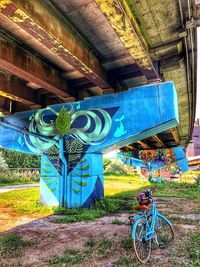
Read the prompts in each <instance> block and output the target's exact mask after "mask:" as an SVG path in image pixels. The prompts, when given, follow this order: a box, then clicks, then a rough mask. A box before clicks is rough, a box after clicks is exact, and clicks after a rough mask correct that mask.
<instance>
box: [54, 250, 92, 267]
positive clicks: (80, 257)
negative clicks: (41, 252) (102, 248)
mask: <svg viewBox="0 0 200 267" xmlns="http://www.w3.org/2000/svg"><path fill="white" fill-rule="evenodd" d="M89 253H90V251H89V250H80V249H75V248H70V249H66V250H65V252H64V255H63V256H54V257H53V258H52V259H50V260H49V263H50V264H52V265H60V264H62V266H66V265H64V264H65V263H66V264H72V265H74V264H80V263H82V262H84V261H85V259H86V257H87V256H88V254H89Z"/></svg>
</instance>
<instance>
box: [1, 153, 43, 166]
mask: <svg viewBox="0 0 200 267" xmlns="http://www.w3.org/2000/svg"><path fill="white" fill-rule="evenodd" d="M0 153H1V154H2V156H3V158H4V160H5V162H6V164H7V166H8V167H9V168H39V167H40V156H36V155H29V154H26V153H22V152H18V151H12V150H6V149H0Z"/></svg>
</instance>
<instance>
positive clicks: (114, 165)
mask: <svg viewBox="0 0 200 267" xmlns="http://www.w3.org/2000/svg"><path fill="white" fill-rule="evenodd" d="M128 171H129V169H128V166H127V165H125V164H124V163H123V162H122V161H121V160H119V159H114V160H112V161H111V162H110V164H109V165H108V166H107V167H106V168H105V174H115V175H122V174H124V175H127V174H128Z"/></svg>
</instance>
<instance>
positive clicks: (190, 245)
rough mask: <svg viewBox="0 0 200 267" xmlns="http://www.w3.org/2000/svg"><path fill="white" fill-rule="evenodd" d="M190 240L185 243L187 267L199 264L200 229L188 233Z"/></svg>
mask: <svg viewBox="0 0 200 267" xmlns="http://www.w3.org/2000/svg"><path fill="white" fill-rule="evenodd" d="M189 236H190V240H189V241H188V242H187V243H186V244H185V252H186V255H187V258H188V259H189V260H190V263H189V265H188V266H189V267H199V266H200V231H199V232H197V233H193V234H190V235H189Z"/></svg>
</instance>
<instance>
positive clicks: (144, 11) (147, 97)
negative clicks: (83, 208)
mask: <svg viewBox="0 0 200 267" xmlns="http://www.w3.org/2000/svg"><path fill="white" fill-rule="evenodd" d="M199 18H200V8H199V5H198V1H193V0H192V1H187V0H182V1H179V0H177V1H174V0H169V1H155V0H148V1H147V0H142V1H129V0H116V1H104V0H84V1H83V0H76V1H66V0H44V1H35V0H29V1H24V0H2V1H0V112H1V113H2V115H4V116H5V117H3V120H2V121H1V127H4V128H2V132H1V135H3V134H5V135H6V138H8V137H9V138H10V140H13V141H12V142H10V143H9V142H7V143H5V142H4V143H3V144H2V145H3V146H4V147H6V148H10V149H18V150H23V151H25V152H28V153H34V154H37V153H41V151H40V152H38V149H39V148H38V147H37V146H39V147H40V144H43V145H45V146H44V148H45V149H44V148H43V149H42V169H41V170H42V177H43V178H42V183H41V184H42V185H43V186H42V187H41V188H46V187H49V189H48V190H49V191H48V192H46V191H45V192H46V193H45V194H44V192H43V191H42V201H43V203H46V204H53V205H58V204H59V205H62V206H69V207H71V206H75V205H83V204H84V203H85V201H86V199H83V198H82V195H81V194H80V195H79V191H80V190H79V187H80V186H81V188H82V187H83V188H84V190H85V192H86V193H84V194H83V195H84V197H85V196H87V194H89V192H90V193H91V190H93V189H94V188H100V187H101V186H100V184H102V181H103V176H102V156H101V152H103V153H104V152H107V151H109V150H111V149H115V148H119V147H124V149H125V150H126V151H129V150H132V149H133V148H136V149H140V150H141V149H143V150H144V149H151V148H155V149H156V148H163V147H176V146H179V145H181V146H186V145H187V144H188V142H189V140H190V137H191V133H192V130H193V124H194V117H195V101H196V26H198V25H199V24H200V21H199ZM167 81H172V82H174V84H175V88H176V93H177V98H178V104H177V102H176V96H175V95H176V94H175V93H174V90H175V89H174V87H173V86H172V85H170V84H171V83H169V84H168V83H166V84H167V85H166V84H165V83H164V85H162V84H159V83H160V82H167ZM150 84H156V85H155V87H154V86H153V85H152V86H153V87H151V86H147V85H150ZM141 86H145V87H141ZM131 88H136V89H134V90H129V89H131ZM142 88H143V89H142ZM144 88H145V89H144ZM152 88H153V89H152ZM166 88H168V89H169V88H173V89H169V92H173V93H172V94H170V93H169V96H168V94H166V95H165V93H166V90H165V89H166ZM170 90H172V91H170ZM141 92H144V93H141ZM153 92H154V93H153ZM158 93H159V97H158ZM129 94H131V95H132V96H131V97H130V100H131V103H130V101H129V100H127V96H129ZM124 95H125V96H126V97H125V96H124ZM161 95H162V97H163V99H162V100H161V99H160V96H161ZM95 96H100V97H99V98H94V97H95ZM111 96H112V98H111ZM119 96H123V97H122V99H123V100H124V102H123V101H120V105H121V106H122V107H123V108H122V109H123V114H121V115H120V116H118V117H115V116H116V114H118V112H119V110H121V107H120V108H119V110H118V109H117V107H116V105H115V106H114V107H115V108H114V109H113V106H112V107H111V106H110V105H111V102H110V103H107V102H106V101H112V102H113V103H115V102H116V101H118V100H119V99H118V97H119ZM106 97H108V98H106ZM168 97H169V98H168ZM88 98H89V99H88ZM93 99H94V101H93ZM99 99H100V101H99ZM106 99H108V100H106ZM117 99H118V100H117ZM81 100H83V102H75V101H81ZM88 101H91V103H93V104H92V105H91V106H87V103H89V102H88ZM104 101H105V102H104ZM127 101H128V105H127V106H126V107H125V106H124V105H125V103H126V102H127ZM67 103H68V104H67ZM75 103H76V104H75ZM82 103H83V104H82ZM116 103H117V102H116ZM54 104H60V105H66V107H67V109H68V110H70V109H69V106H70V105H71V107H72V108H74V110H73V111H75V110H76V112H78V110H79V108H80V112H81V110H82V106H84V105H86V108H85V109H86V110H87V111H88V110H90V109H93V110H92V111H91V112H92V113H89V114H88V115H87V116H86V119H85V120H88V119H89V120H92V121H93V120H94V118H96V119H97V120H98V121H101V120H103V126H105V125H107V124H108V125H109V122H112V123H113V121H112V118H115V120H114V123H113V124H112V125H115V126H116V129H115V131H114V130H113V131H114V132H112V134H113V135H110V136H109V138H110V142H109V143H107V145H106V143H104V146H100V145H99V149H97V147H96V148H95V150H90V149H91V147H92V148H94V146H93V145H91V144H90V143H89V145H88V143H87V142H88V139H87V138H86V140H85V139H83V140H82V141H83V142H81V144H80V143H79V144H78V143H77V144H75V143H73V144H72V141H73V140H71V141H70V142H69V143H67V142H64V141H63V142H64V144H61V141H59V140H60V138H58V137H57V138H58V139H55V138H54V137H55V136H54V134H55V131H54V130H55V129H53V123H54V121H55V118H54V117H52V118H50V120H51V121H52V125H49V127H48V128H47V129H45V127H46V122H45V121H42V122H40V123H39V126H38V127H39V128H38V129H42V135H44V136H45V138H47V139H48V140H47V139H45V138H43V137H42V136H37V134H38V132H35V129H36V128H35V127H36V125H35V123H36V121H37V120H38V119H36V118H35V114H37V115H36V117H37V118H41V120H43V119H42V117H41V116H43V115H42V112H43V111H41V112H40V111H38V113H37V112H35V111H34V110H39V109H41V108H42V109H45V112H47V115H48V114H49V113H51V112H52V110H51V106H52V105H54ZM107 104H108V106H107ZM117 104H118V105H119V103H117ZM67 105H69V106H67ZM53 107H54V106H53ZM132 107H133V108H132ZM147 107H148V110H147ZM158 107H160V110H157V108H158ZM101 108H103V109H105V108H106V110H103V112H102V111H99V109H101ZM108 108H109V111H108V110H107V109H108ZM110 108H111V109H112V110H110ZM59 110H60V109H58V110H56V111H55V110H54V111H53V114H54V115H56V114H57V113H56V112H58V111H59ZM94 110H95V111H94ZM175 110H176V112H175ZM177 110H178V112H179V116H178V113H177ZM21 111H25V112H28V113H20V112H21ZM161 111H162V112H161ZM29 112H30V113H29ZM70 112H72V111H70ZM101 112H102V113H101ZM160 112H161V113H162V114H161V113H160ZM93 113H94V114H93ZM107 113H108V114H107ZM12 114H14V115H13V117H12V116H8V115H12ZM23 114H31V115H30V116H29V119H28V121H27V116H26V115H23ZM45 114H46V113H45ZM91 114H92V115H91ZM100 114H101V115H100ZM133 114H135V115H133ZM32 115H33V117H31V116H32ZM76 115H77V114H76ZM160 115H162V116H161V117H159V116H160ZM172 115H173V116H172ZM7 116H8V117H7ZM24 116H25V117H24ZM48 116H49V115H48ZM48 116H47V117H48ZM51 116H52V115H51ZM51 116H50V117H51ZM81 116H85V114H83V115H81ZM167 116H169V117H170V116H171V117H170V119H169V117H167ZM93 117H94V118H93ZM178 117H179V119H178ZM12 118H14V120H13V119H12ZM17 118H18V119H17ZM128 118H130V120H129V119H128ZM106 119H107V120H108V122H107V120H106ZM10 120H11V121H10ZM85 120H83V122H82V123H83V124H84V122H85ZM123 120H124V121H125V122H126V124H124V121H123ZM133 120H134V121H133ZM74 121H76V119H75V118H74ZM132 121H133V123H132V124H130V122H132ZM30 122H31V123H32V124H31V126H30V125H29V123H30ZM178 122H179V123H178ZM5 123H7V124H9V126H8V125H7V126H6V125H5ZM74 123H75V122H74ZM81 125H82V124H81ZM92 125H93V126H94V122H92ZM103 126H98V127H97V128H96V131H97V133H98V134H99V135H100V136H99V137H98V138H97V140H95V142H97V144H98V142H99V140H101V138H100V137H102V136H103V137H105V135H106V133H107V132H106V131H107V130H108V128H109V127H108V128H106V129H105V130H102V129H103ZM125 126H126V127H125ZM17 127H19V128H20V131H21V130H22V129H23V131H22V133H21V135H20V136H18V133H19V129H18V128H17ZM30 127H31V128H30ZM74 127H75V128H76V129H77V127H78V128H79V127H82V126H80V125H78V126H77V124H75V126H74ZM11 128H12V131H11ZM111 128H112V127H111ZM111 128H110V129H111ZM126 128H127V129H126ZM6 129H7V130H6ZM130 130H131V132H130ZM27 131H28V132H27ZM71 131H72V134H71V136H73V137H74V136H75V137H76V138H77V136H79V135H80V134H81V136H82V135H83V133H82V132H81V133H80V129H79V133H78V134H77V133H76V131H75V130H74V129H73V127H72V128H71ZM74 131H75V132H74ZM81 131H82V130H81ZM84 131H85V132H86V133H87V134H88V135H89V136H90V138H93V137H94V136H93V134H91V133H90V130H89V128H88V129H87V130H84ZM101 131H103V132H101ZM30 132H31V133H30ZM33 132H34V135H33ZM85 132H84V134H85ZM47 133H48V134H49V133H51V134H52V135H51V134H50V137H49V136H48V134H47ZM75 134H76V135H75ZM52 136H54V137H53V140H49V138H50V139H51V138H52ZM97 136H98V135H97ZM24 137H25V139H24ZM103 137H102V138H103ZM13 138H14V139H13ZM15 138H17V139H15ZM27 138H28V141H27ZM38 138H39V139H38ZM76 138H75V139H76ZM82 138H83V136H82ZM84 138H85V137H84ZM113 138H119V140H118V139H116V140H115V141H113V140H114V139H113ZM120 138H121V139H120ZM45 140H46V141H45ZM29 141H30V142H32V143H34V150H33V148H32V150H30V147H29V146H30V143H29ZM65 143H66V144H65ZM16 144H19V145H20V144H21V146H22V147H16ZM36 144H39V145H36ZM86 144H87V145H88V149H89V147H90V149H89V150H87V153H86V154H87V157H86V158H85V159H83V160H84V161H83V162H79V163H80V164H82V165H80V166H79V167H78V170H76V171H77V172H75V173H74V174H73V175H72V176H69V175H68V173H69V169H68V165H66V164H69V163H70V164H71V166H73V168H74V165H73V160H75V159H77V157H78V156H77V155H82V152H83V151H82V150H81V149H82V148H85V146H86ZM35 145H36V147H35ZM51 145H52V146H55V147H54V150H55V151H56V152H55V151H54V152H55V156H52V155H53V154H54V152H52V151H51ZM64 145H65V149H66V148H67V149H68V150H69V149H71V150H73V149H74V150H73V151H72V152H73V153H72V152H71V150H69V151H68V152H67V154H69V155H71V154H72V155H73V154H74V156H70V157H69V158H66V157H65V156H63V153H64V154H65V153H66V151H65V150H64V148H63V146H64ZM48 150H49V151H50V154H51V158H49V154H48V153H46V152H45V153H44V151H48ZM58 150H60V152H59V151H58ZM79 150H81V152H77V151H79ZM85 152H86V150H85ZM89 152H90V153H89ZM58 154H59V157H58ZM94 155H95V157H94ZM69 159H71V161H72V162H69ZM52 160H55V162H54V163H53V165H52V162H51V161H52ZM80 160H81V159H80ZM96 160H97V161H98V162H100V164H99V166H100V167H99V168H96V169H91V174H90V175H89V174H88V172H87V169H88V166H92V165H94V162H95V161H96ZM60 162H61V163H62V164H61V165H60ZM84 163H86V164H85V165H84ZM54 164H56V166H57V168H58V169H56V168H55V166H54ZM66 166H67V167H66ZM48 167H49V168H48ZM49 169H50V170H49ZM49 172H51V173H52V175H53V176H54V178H55V177H57V180H56V181H57V184H58V185H59V186H58V187H55V186H54V185H55V181H54V182H53V181H52V180H51V179H53V177H51V175H50V174H49ZM70 172H71V171H70ZM79 172H81V174H80V173H79ZM96 172H98V173H96ZM66 173H67V175H66ZM92 173H93V174H94V175H93V174H92ZM82 174H83V176H82ZM97 174H98V177H99V179H98V182H97V180H95V179H97ZM84 175H85V176H86V177H87V175H89V176H91V177H96V178H94V179H91V181H93V182H91V184H90V186H89V183H88V186H86V184H87V183H86V181H85V180H84V179H85V178H86V177H84ZM74 176H75V177H79V178H78V180H75V184H74V182H73V179H74ZM70 177H71V178H70ZM96 182H97V184H98V186H97V185H96ZM72 184H73V186H72ZM53 186H54V187H53ZM70 186H71V187H70ZM54 188H57V189H55V190H53V189H54ZM58 188H59V189H58ZM88 188H90V189H89V190H88ZM42 190H43V189H42ZM45 190H46V189H45ZM56 190H57V191H56ZM55 192H56V193H55ZM65 192H68V193H66V194H65ZM92 192H93V195H91V197H90V199H89V200H88V202H87V206H88V205H90V203H92V199H96V198H98V197H99V195H102V190H99V192H100V193H98V190H97V191H95V190H93V191H92ZM49 194H50V195H51V197H49ZM91 194H92V193H91ZM65 195H66V196H65ZM72 196H73V197H72ZM78 196H80V198H78ZM52 199H54V201H55V202H51V201H53V200H52ZM71 199H73V200H71ZM48 201H50V202H48ZM88 203H89V204H88Z"/></svg>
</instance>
